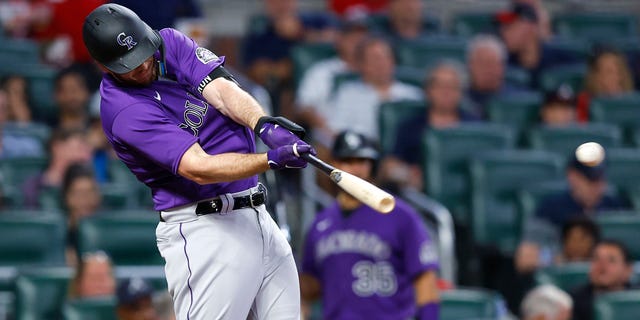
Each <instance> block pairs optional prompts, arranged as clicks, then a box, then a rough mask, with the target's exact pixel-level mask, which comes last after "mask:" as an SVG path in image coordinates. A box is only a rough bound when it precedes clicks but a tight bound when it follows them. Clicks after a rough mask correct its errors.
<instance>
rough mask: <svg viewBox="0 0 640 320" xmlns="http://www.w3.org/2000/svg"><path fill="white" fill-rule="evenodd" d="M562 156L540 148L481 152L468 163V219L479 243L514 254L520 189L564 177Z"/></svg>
mask: <svg viewBox="0 0 640 320" xmlns="http://www.w3.org/2000/svg"><path fill="white" fill-rule="evenodd" d="M563 168H564V161H562V157H561V156H559V155H557V154H555V153H550V152H546V151H541V150H501V151H491V152H486V153H482V154H480V155H479V156H477V157H476V158H475V159H473V160H472V162H471V166H470V169H471V185H472V189H471V220H472V230H473V237H474V239H475V241H476V242H477V243H478V244H480V245H486V246H491V247H496V248H498V249H499V250H500V251H501V252H503V253H507V254H510V253H513V251H514V250H515V248H516V246H517V244H518V243H519V241H520V239H521V233H522V230H521V227H520V226H522V217H521V216H520V212H519V210H518V205H517V194H518V191H519V190H522V189H524V188H526V187H527V186H532V185H535V184H539V183H542V182H545V181H558V180H560V179H562V178H563V175H562V172H563Z"/></svg>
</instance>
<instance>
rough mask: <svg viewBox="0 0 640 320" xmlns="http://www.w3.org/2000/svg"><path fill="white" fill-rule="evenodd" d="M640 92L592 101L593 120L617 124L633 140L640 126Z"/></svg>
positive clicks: (628, 138)
mask: <svg viewBox="0 0 640 320" xmlns="http://www.w3.org/2000/svg"><path fill="white" fill-rule="evenodd" d="M639 106H640V93H634V94H629V95H625V96H621V97H615V98H597V99H593V100H592V101H591V105H590V106H589V112H590V115H591V121H593V122H606V123H611V124H616V125H618V126H620V127H622V128H623V130H624V132H623V133H624V134H625V137H626V138H627V140H628V141H629V142H631V140H632V138H631V136H632V132H633V130H636V129H637V128H639V127H640V107H639Z"/></svg>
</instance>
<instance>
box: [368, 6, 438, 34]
mask: <svg viewBox="0 0 640 320" xmlns="http://www.w3.org/2000/svg"><path fill="white" fill-rule="evenodd" d="M386 17H387V19H382V20H381V21H380V22H381V25H378V26H377V27H378V28H379V30H377V31H380V32H382V33H383V34H385V35H387V36H389V37H390V38H391V39H392V40H393V41H399V40H416V39H419V38H421V37H424V36H427V35H428V34H430V33H432V32H434V31H436V29H437V26H434V25H432V24H429V23H428V21H426V16H425V14H424V8H423V1H422V0H390V1H389V6H388V8H387V16H386Z"/></svg>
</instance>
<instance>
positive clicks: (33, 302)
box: [16, 267, 73, 320]
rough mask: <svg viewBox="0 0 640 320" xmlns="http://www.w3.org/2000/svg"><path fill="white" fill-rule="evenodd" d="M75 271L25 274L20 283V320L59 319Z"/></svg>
mask: <svg viewBox="0 0 640 320" xmlns="http://www.w3.org/2000/svg"><path fill="white" fill-rule="evenodd" d="M72 277H73V270H72V269H71V268H68V267H59V268H41V269H34V270H28V271H23V272H21V274H20V275H19V276H18V279H17V280H16V320H57V319H61V318H62V305H63V304H64V301H65V299H66V298H67V290H68V286H69V282H70V281H71V279H72Z"/></svg>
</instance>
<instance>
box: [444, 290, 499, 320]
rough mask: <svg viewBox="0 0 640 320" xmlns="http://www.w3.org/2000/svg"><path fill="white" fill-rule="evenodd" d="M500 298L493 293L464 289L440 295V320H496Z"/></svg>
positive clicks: (446, 291)
mask: <svg viewBox="0 0 640 320" xmlns="http://www.w3.org/2000/svg"><path fill="white" fill-rule="evenodd" d="M502 303H503V302H502V298H501V297H500V295H498V294H497V293H495V292H493V291H489V290H485V289H475V288H468V289H467V288H465V289H454V290H445V291H442V292H441V293H440V318H439V319H440V320H460V319H481V318H482V319H484V318H486V319H497V318H498V316H499V314H500V313H501V310H500V308H501V304H502Z"/></svg>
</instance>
